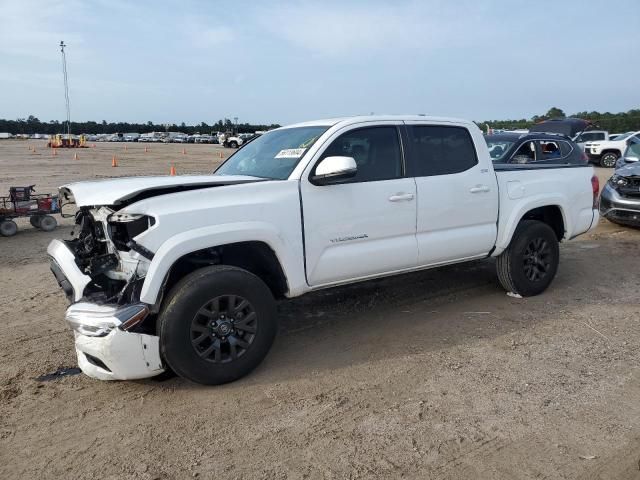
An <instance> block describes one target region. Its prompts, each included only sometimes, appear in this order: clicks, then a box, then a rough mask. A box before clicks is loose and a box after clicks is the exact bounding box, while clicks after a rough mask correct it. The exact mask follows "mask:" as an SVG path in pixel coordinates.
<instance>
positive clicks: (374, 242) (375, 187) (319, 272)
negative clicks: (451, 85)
mask: <svg viewBox="0 0 640 480" xmlns="http://www.w3.org/2000/svg"><path fill="white" fill-rule="evenodd" d="M330 156H349V157H353V158H354V159H355V161H356V164H357V166H358V171H357V173H356V175H355V177H354V178H352V179H350V180H349V181H348V182H347V183H341V184H338V185H324V186H316V185H313V184H311V183H310V182H309V180H308V178H303V179H302V182H301V195H302V209H303V217H304V239H305V254H306V272H307V281H308V282H309V285H312V286H319V285H327V284H333V283H340V282H344V281H347V280H353V279H358V278H366V277H369V276H376V275H380V274H384V273H390V272H394V271H399V270H404V269H408V268H412V267H415V265H416V258H417V245H416V237H415V229H416V185H415V181H414V180H413V179H412V178H406V176H405V175H404V166H403V158H402V150H401V147H400V134H399V129H398V126H397V125H393V124H390V125H384V126H376V127H366V128H355V129H352V130H349V131H347V132H345V133H339V134H336V136H335V137H334V138H333V139H332V140H331V141H330V143H329V145H328V147H327V148H326V149H325V150H324V151H323V152H322V154H321V155H320V157H319V158H318V160H317V161H316V162H315V165H317V164H318V162H319V161H321V160H322V159H323V158H326V157H330ZM314 168H315V167H314ZM312 173H313V172H312Z"/></svg>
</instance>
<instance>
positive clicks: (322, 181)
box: [311, 157, 358, 185]
mask: <svg viewBox="0 0 640 480" xmlns="http://www.w3.org/2000/svg"><path fill="white" fill-rule="evenodd" d="M357 171H358V166H357V165H356V161H355V160H354V159H353V157H327V158H325V159H324V160H322V161H321V162H320V163H319V164H318V165H317V166H316V171H315V173H314V175H313V176H312V177H311V183H313V184H314V185H331V184H333V183H340V182H343V181H345V180H347V179H349V178H353V177H354V176H355V174H356V173H357Z"/></svg>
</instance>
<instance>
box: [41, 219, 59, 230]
mask: <svg viewBox="0 0 640 480" xmlns="http://www.w3.org/2000/svg"><path fill="white" fill-rule="evenodd" d="M57 226H58V221H57V220H56V219H55V218H54V217H52V216H51V215H44V216H43V217H42V218H41V219H40V226H39V228H40V230H42V231H44V232H51V231H53V230H55V229H56V227H57Z"/></svg>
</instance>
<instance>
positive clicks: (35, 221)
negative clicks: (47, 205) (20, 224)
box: [29, 215, 42, 228]
mask: <svg viewBox="0 0 640 480" xmlns="http://www.w3.org/2000/svg"><path fill="white" fill-rule="evenodd" d="M40 220H42V216H40V215H34V216H32V217H29V223H31V226H32V227H34V228H40Z"/></svg>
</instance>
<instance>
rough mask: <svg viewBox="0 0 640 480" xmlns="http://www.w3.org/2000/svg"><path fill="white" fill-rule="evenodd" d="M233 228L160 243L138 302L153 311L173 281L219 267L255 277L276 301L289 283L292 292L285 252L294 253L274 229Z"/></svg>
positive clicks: (192, 233)
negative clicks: (215, 266) (200, 270)
mask: <svg viewBox="0 0 640 480" xmlns="http://www.w3.org/2000/svg"><path fill="white" fill-rule="evenodd" d="M236 227H237V228H236V229H231V230H225V231H222V230H221V227H219V226H218V227H211V228H204V229H200V230H201V231H188V232H183V233H182V234H178V235H176V236H175V237H172V238H171V239H169V240H167V241H166V242H164V243H163V244H162V246H161V247H160V248H159V249H158V251H157V252H156V253H155V255H154V258H153V260H152V262H151V264H150V266H149V269H148V271H147V274H146V277H145V279H144V282H143V285H142V290H141V292H140V300H141V301H142V302H144V303H147V304H149V305H153V306H154V310H155V309H157V308H159V306H160V303H161V302H162V296H163V293H164V292H165V291H166V290H167V288H170V287H171V285H172V284H171V282H172V281H174V280H176V278H178V279H179V278H182V276H184V275H186V274H188V273H190V272H191V271H193V270H195V269H197V268H200V267H203V266H208V265H223V264H225V265H232V266H237V267H239V268H243V269H245V270H247V271H250V272H251V273H254V274H256V275H257V276H259V277H260V278H262V280H263V281H265V283H267V285H268V286H269V288H270V289H271V290H272V292H273V294H274V296H275V297H276V298H279V297H283V296H289V294H291V288H292V284H291V282H292V281H293V284H294V290H295V285H296V278H294V279H293V280H292V279H291V278H289V273H290V272H289V270H290V269H291V268H292V265H291V259H290V258H289V256H290V255H289V256H288V253H287V252H288V251H289V250H292V251H295V246H293V245H288V244H287V243H286V242H284V239H283V237H282V236H280V235H279V234H278V232H277V231H276V230H275V229H269V228H267V227H266V226H263V227H264V228H261V225H257V224H255V223H252V224H250V225H248V224H247V225H244V226H240V225H236ZM216 240H217V241H216ZM180 273H182V275H179V274H180ZM294 273H296V274H297V272H294ZM178 275H179V276H178ZM295 276H296V275H295V274H294V277H295ZM176 281H177V280H176Z"/></svg>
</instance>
